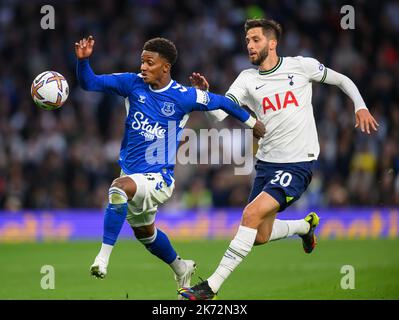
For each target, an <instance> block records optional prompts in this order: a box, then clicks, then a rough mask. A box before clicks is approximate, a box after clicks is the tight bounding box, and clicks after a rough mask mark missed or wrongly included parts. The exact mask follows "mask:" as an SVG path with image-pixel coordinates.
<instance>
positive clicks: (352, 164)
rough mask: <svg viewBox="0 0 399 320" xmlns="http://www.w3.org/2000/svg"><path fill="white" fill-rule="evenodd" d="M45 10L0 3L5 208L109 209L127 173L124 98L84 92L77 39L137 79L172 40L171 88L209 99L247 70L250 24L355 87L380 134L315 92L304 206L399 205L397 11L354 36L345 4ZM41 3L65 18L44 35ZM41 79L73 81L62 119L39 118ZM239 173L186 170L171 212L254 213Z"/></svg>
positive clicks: (0, 158)
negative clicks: (57, 76)
mask: <svg viewBox="0 0 399 320" xmlns="http://www.w3.org/2000/svg"><path fill="white" fill-rule="evenodd" d="M47 2H48V3H41V2H39V1H16V0H12V1H11V0H9V1H7V0H3V1H1V2H0V30H1V32H0V56H1V64H0V207H1V208H3V209H10V210H18V209H20V208H69V207H72V208H86V207H97V208H99V207H102V206H103V205H104V203H105V202H106V201H107V189H108V186H109V185H110V183H111V182H112V180H113V179H114V178H115V177H117V176H118V175H119V168H118V165H117V159H118V153H119V146H120V142H121V137H122V134H123V129H124V125H123V121H124V117H125V112H126V111H125V107H124V105H123V100H122V98H119V97H113V96H109V95H103V94H96V93H88V92H85V91H83V90H82V89H81V88H80V87H79V86H78V85H77V83H76V76H75V63H76V61H75V56H74V51H73V46H74V43H75V41H76V40H78V39H81V38H82V37H83V36H87V35H89V34H92V35H93V36H94V37H95V39H96V45H95V51H94V54H93V56H92V58H91V62H92V66H93V69H94V70H95V72H96V73H112V72H126V71H130V72H138V71H139V66H140V53H141V49H142V46H143V44H144V42H145V41H146V40H147V39H149V38H151V37H155V36H163V37H167V38H169V39H171V40H172V41H174V42H175V43H176V46H177V48H178V51H179V58H178V62H177V64H176V65H175V67H174V70H173V77H174V79H175V80H177V81H178V82H180V83H182V84H186V85H188V84H189V81H188V76H189V75H190V74H191V73H192V72H193V71H196V72H201V73H203V74H204V75H205V76H206V77H207V78H208V80H209V82H210V84H211V90H212V91H213V92H217V93H221V94H224V93H225V92H226V90H227V89H228V87H229V85H230V84H231V83H232V82H233V81H234V79H235V78H236V76H237V75H238V73H239V72H240V71H241V70H242V69H244V68H249V67H251V65H250V64H249V62H248V59H247V53H246V46H245V39H244V31H243V25H244V22H245V20H246V19H247V18H249V17H250V18H252V17H263V16H265V17H271V18H273V19H275V20H277V21H279V22H280V23H281V24H282V27H283V30H284V33H283V41H282V42H281V44H280V45H279V54H280V55H283V56H284V55H303V56H313V57H315V58H316V59H318V60H319V61H321V62H322V63H324V64H325V65H326V66H329V67H331V68H333V69H335V70H337V71H338V72H341V73H344V74H345V75H347V76H349V77H350V78H351V79H352V80H353V81H354V82H355V83H356V85H357V86H358V88H359V90H360V92H361V93H362V95H363V97H364V99H365V101H366V103H367V105H368V107H369V108H370V109H371V111H372V112H373V114H374V115H375V117H376V119H377V121H378V122H379V123H380V127H379V132H378V133H377V134H374V135H372V136H365V135H363V134H361V133H360V132H359V131H358V130H355V129H354V112H353V105H352V102H351V101H350V100H349V99H348V98H347V97H346V96H345V95H344V94H343V93H342V92H341V91H340V90H339V89H338V88H336V87H333V86H327V85H320V84H315V85H314V95H313V106H314V113H315V118H316V122H317V124H318V132H319V140H320V144H321V154H320V158H319V161H318V165H317V169H316V170H315V173H314V178H313V182H312V184H311V185H310V187H309V190H308V191H307V192H306V194H304V196H302V198H301V200H300V201H298V203H297V204H296V205H297V206H299V207H301V208H310V207H311V208H314V207H323V206H348V205H353V206H382V205H384V206H397V205H399V174H398V173H399V152H398V147H399V99H398V98H399V97H398V95H399V62H398V61H399V45H398V42H399V37H398V35H399V4H398V2H397V1H378V2H376V1H358V2H355V3H354V4H353V6H354V8H355V14H356V20H355V21H356V24H355V29H354V30H342V29H341V28H340V19H341V17H342V15H341V13H340V8H341V6H342V5H344V4H346V3H343V2H342V3H340V2H339V1H322V2H321V1H317V0H305V1H290V0H279V1H233V0H226V1H212V0H207V1H203V0H201V1H199V0H193V1H176V0H166V1H157V0H141V1H133V0H130V1H128V0H125V1H109V0H97V1H47ZM43 4H51V5H53V6H54V8H55V13H56V17H55V19H56V20H55V30H42V29H41V28H40V19H41V18H42V16H43V15H42V14H40V8H41V6H42V5H43ZM45 70H55V71H58V72H60V73H61V74H63V75H64V76H65V77H66V78H67V80H68V82H69V85H70V92H71V93H70V96H69V99H68V101H67V103H66V104H65V105H64V106H63V107H62V108H61V109H60V110H56V111H52V112H49V111H43V110H41V109H39V108H38V107H36V106H35V105H34V104H33V102H32V100H31V97H30V94H29V90H30V85H31V81H32V80H33V79H34V78H35V76H36V75H37V74H39V73H41V72H43V71H45ZM186 127H187V128H192V129H194V130H196V132H198V130H199V129H200V128H212V127H216V128H219V129H221V128H230V129H233V128H242V126H241V125H240V124H239V123H238V122H237V121H236V120H234V119H232V118H231V117H228V118H227V119H226V120H224V121H223V122H221V123H213V122H212V121H210V120H209V119H208V118H207V117H206V116H205V115H204V114H202V113H199V112H195V113H193V114H192V115H191V116H190V120H189V121H188V123H187V126H186ZM234 143H236V141H234ZM227 147H228V148H232V147H233V141H231V143H228V144H227ZM227 147H226V146H225V148H227ZM209 148H210V147H209ZM208 151H209V154H210V153H211V150H208ZM234 167H235V164H232V165H224V166H220V165H213V164H212V165H193V164H190V165H183V164H179V163H178V164H177V166H176V169H175V172H176V181H177V183H176V190H175V194H174V196H173V199H171V201H170V203H169V204H167V205H168V206H171V207H172V206H173V207H177V208H207V207H210V206H214V207H232V206H234V207H242V206H244V205H245V203H246V199H247V197H248V195H249V192H250V188H251V182H252V179H253V176H252V175H247V176H239V175H234V174H233V169H234Z"/></svg>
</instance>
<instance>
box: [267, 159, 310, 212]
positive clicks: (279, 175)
mask: <svg viewBox="0 0 399 320" xmlns="http://www.w3.org/2000/svg"><path fill="white" fill-rule="evenodd" d="M312 167H313V163H312V162H300V163H290V164H269V165H268V170H269V171H270V172H272V173H273V177H272V178H271V179H270V180H269V181H267V183H266V184H265V186H264V188H263V191H264V192H266V193H268V194H269V195H270V196H272V197H273V198H274V199H275V200H276V201H277V202H278V203H279V206H280V208H279V212H281V211H284V210H285V209H286V208H287V207H289V206H290V205H292V204H293V203H295V201H297V200H298V199H299V198H300V197H301V195H302V194H303V193H304V192H305V190H306V189H307V187H308V186H309V184H310V182H311V180H312Z"/></svg>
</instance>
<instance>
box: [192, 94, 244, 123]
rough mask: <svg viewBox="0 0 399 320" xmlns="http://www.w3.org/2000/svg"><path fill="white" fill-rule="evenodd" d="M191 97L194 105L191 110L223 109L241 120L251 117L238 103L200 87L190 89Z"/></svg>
mask: <svg viewBox="0 0 399 320" xmlns="http://www.w3.org/2000/svg"><path fill="white" fill-rule="evenodd" d="M189 99H190V104H191V107H192V110H191V111H194V110H195V111H212V110H217V109H222V110H223V111H225V112H227V113H228V114H230V115H232V116H233V117H235V118H237V119H238V120H240V121H241V122H245V121H247V120H248V119H249V118H250V116H251V115H250V114H249V113H248V112H247V111H246V110H245V109H243V108H241V107H240V106H239V105H238V104H237V103H235V102H234V101H232V100H230V99H229V98H226V97H224V96H221V95H218V94H214V93H211V92H205V91H202V90H199V89H195V88H190V89H189Z"/></svg>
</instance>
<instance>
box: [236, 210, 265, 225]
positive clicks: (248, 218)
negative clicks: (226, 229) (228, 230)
mask: <svg viewBox="0 0 399 320" xmlns="http://www.w3.org/2000/svg"><path fill="white" fill-rule="evenodd" d="M260 222H261V220H260V219H259V216H258V212H257V211H256V209H255V208H254V207H253V206H251V205H248V206H246V207H245V208H244V211H243V214H242V222H241V224H242V225H243V226H246V227H250V228H257V227H258V225H259V224H260Z"/></svg>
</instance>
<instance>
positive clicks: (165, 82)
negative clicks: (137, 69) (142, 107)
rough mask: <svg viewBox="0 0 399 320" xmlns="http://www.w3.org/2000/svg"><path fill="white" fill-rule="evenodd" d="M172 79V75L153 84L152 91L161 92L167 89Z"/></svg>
mask: <svg viewBox="0 0 399 320" xmlns="http://www.w3.org/2000/svg"><path fill="white" fill-rule="evenodd" d="M170 80H171V77H170V75H168V76H166V77H163V78H162V79H159V80H157V81H155V82H154V83H151V84H150V86H151V89H153V90H160V89H163V88H165V87H166V86H167V85H168V84H169V83H170Z"/></svg>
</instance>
